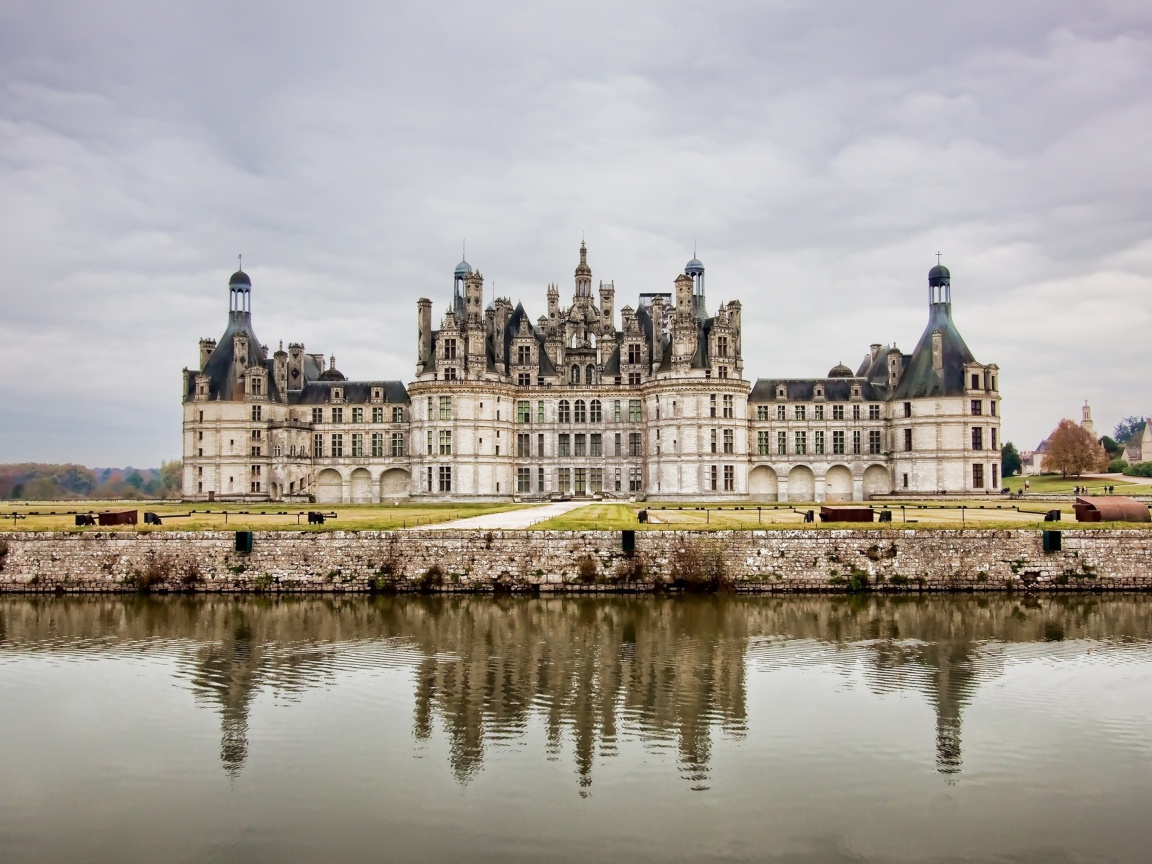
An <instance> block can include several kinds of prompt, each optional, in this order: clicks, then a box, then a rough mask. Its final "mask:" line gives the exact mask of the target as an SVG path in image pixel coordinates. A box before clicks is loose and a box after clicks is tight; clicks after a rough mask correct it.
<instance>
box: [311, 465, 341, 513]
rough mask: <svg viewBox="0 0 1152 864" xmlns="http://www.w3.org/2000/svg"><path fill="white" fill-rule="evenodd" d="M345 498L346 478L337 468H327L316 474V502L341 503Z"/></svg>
mask: <svg viewBox="0 0 1152 864" xmlns="http://www.w3.org/2000/svg"><path fill="white" fill-rule="evenodd" d="M343 500H344V478H343V477H341V476H340V472H339V471H337V470H336V469H335V468H325V469H324V470H323V471H321V472H320V473H319V474H317V475H316V502H317V503H319V504H339V503H340V502H341V501H343Z"/></svg>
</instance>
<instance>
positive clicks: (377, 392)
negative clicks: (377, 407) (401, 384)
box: [372, 387, 384, 402]
mask: <svg viewBox="0 0 1152 864" xmlns="http://www.w3.org/2000/svg"><path fill="white" fill-rule="evenodd" d="M383 398H384V391H383V390H381V389H380V388H379V387H374V388H372V401H373V402H379V401H380V400H381V399H383Z"/></svg>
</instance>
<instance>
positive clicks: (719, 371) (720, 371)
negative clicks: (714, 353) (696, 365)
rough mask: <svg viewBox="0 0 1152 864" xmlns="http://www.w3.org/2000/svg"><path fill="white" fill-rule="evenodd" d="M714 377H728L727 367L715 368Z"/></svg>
mask: <svg viewBox="0 0 1152 864" xmlns="http://www.w3.org/2000/svg"><path fill="white" fill-rule="evenodd" d="M716 377H717V378H727V377H728V367H727V366H717V367H716Z"/></svg>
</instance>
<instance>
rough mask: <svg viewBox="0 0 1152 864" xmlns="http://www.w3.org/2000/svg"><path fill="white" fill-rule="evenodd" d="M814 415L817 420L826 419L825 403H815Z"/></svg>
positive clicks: (813, 407)
mask: <svg viewBox="0 0 1152 864" xmlns="http://www.w3.org/2000/svg"><path fill="white" fill-rule="evenodd" d="M812 417H813V419H815V420H823V419H824V406H823V405H813V406H812Z"/></svg>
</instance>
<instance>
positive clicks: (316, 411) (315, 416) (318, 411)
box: [312, 408, 324, 423]
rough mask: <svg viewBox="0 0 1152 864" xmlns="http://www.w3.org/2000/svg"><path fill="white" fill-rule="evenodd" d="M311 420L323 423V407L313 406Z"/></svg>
mask: <svg viewBox="0 0 1152 864" xmlns="http://www.w3.org/2000/svg"><path fill="white" fill-rule="evenodd" d="M312 422H313V423H323V422H324V409H323V408H313V409H312Z"/></svg>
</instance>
